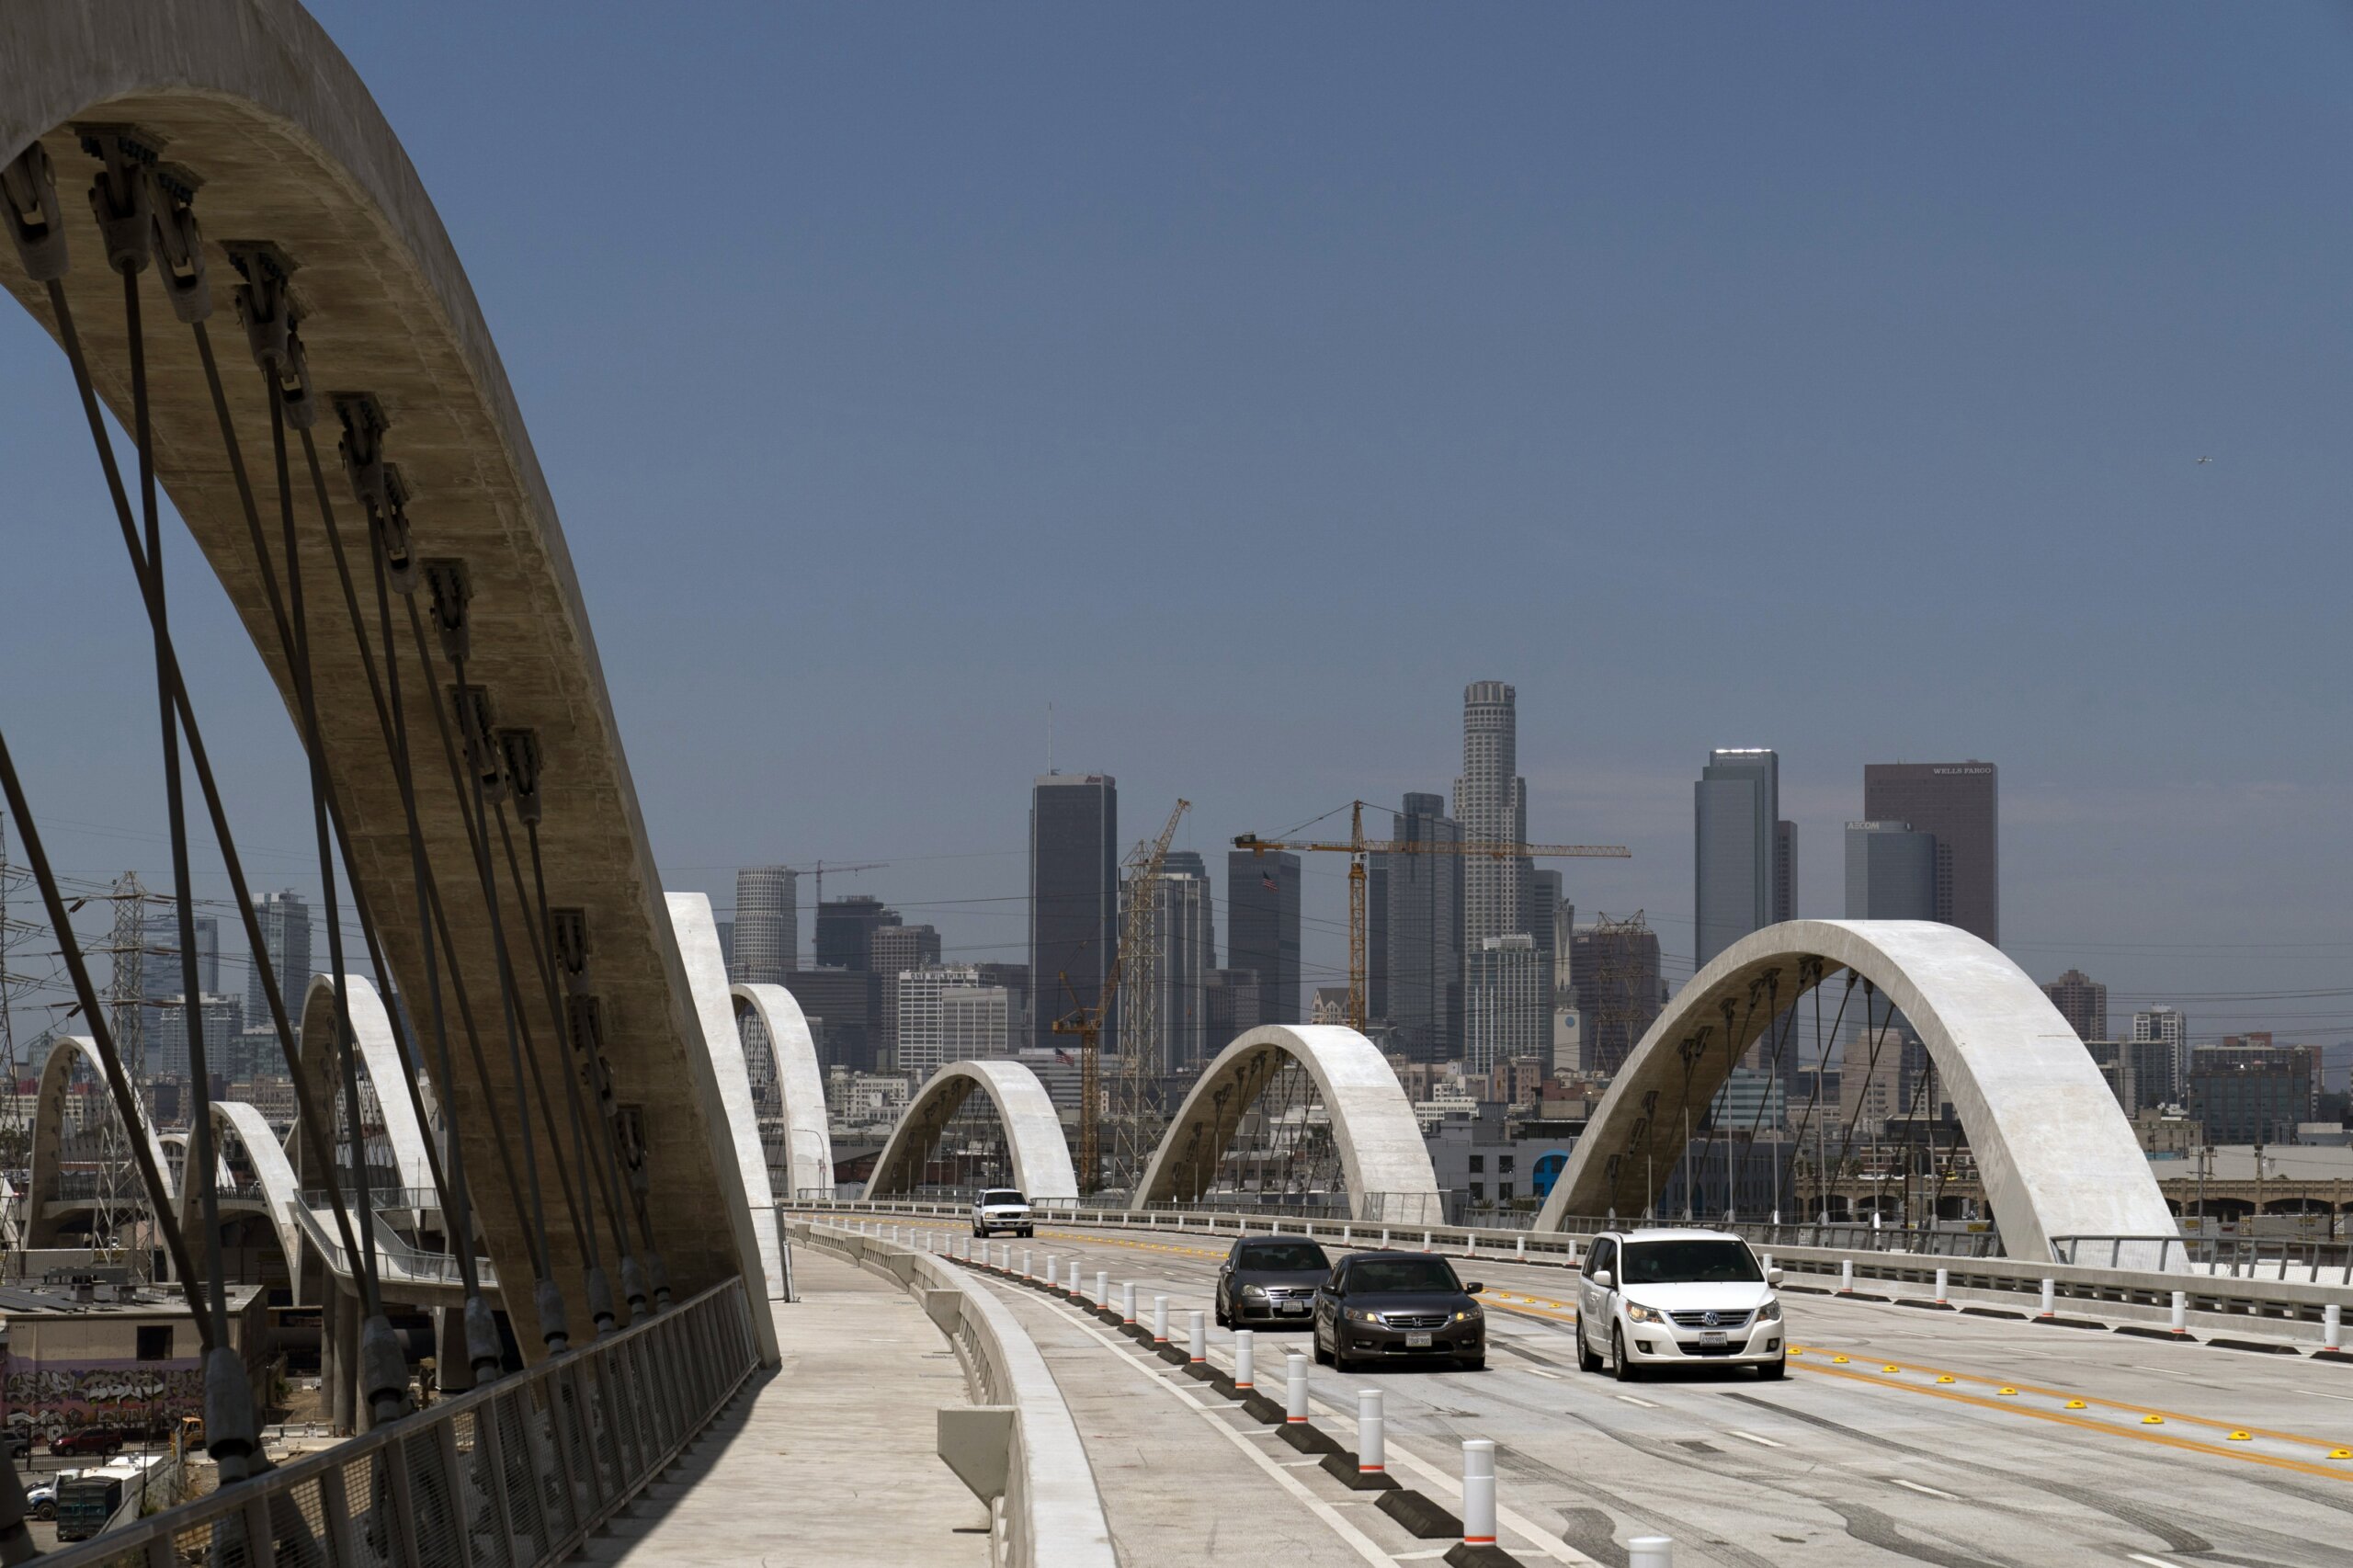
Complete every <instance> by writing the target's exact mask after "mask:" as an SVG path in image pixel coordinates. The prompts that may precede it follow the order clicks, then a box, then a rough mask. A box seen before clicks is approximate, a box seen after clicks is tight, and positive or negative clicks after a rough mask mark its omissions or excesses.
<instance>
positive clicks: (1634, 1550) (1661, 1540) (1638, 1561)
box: [1626, 1535, 1675, 1568]
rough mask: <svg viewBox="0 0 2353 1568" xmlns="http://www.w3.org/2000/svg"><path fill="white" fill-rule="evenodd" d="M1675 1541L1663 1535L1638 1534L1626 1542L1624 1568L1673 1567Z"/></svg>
mask: <svg viewBox="0 0 2353 1568" xmlns="http://www.w3.org/2000/svg"><path fill="white" fill-rule="evenodd" d="M1674 1564H1675V1542H1674V1540H1673V1539H1672V1538H1670V1537H1667V1536H1663V1535H1638V1536H1636V1537H1635V1538H1634V1539H1633V1540H1630V1541H1628V1542H1627V1543H1626V1568H1674Z"/></svg>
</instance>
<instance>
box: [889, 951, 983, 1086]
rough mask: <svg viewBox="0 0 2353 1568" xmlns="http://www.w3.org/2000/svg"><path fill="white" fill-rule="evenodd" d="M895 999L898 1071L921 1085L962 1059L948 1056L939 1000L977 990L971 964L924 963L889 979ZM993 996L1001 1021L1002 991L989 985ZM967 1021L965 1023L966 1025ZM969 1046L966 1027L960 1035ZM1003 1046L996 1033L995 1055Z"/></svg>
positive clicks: (977, 978)
mask: <svg viewBox="0 0 2353 1568" xmlns="http://www.w3.org/2000/svg"><path fill="white" fill-rule="evenodd" d="M889 989H890V990H891V991H892V992H893V993H894V994H896V996H897V998H898V1000H897V1006H896V1007H895V1009H894V1010H895V1011H896V1013H897V1015H898V1019H899V1054H898V1058H897V1065H898V1070H899V1071H900V1072H902V1073H904V1074H907V1076H908V1077H909V1079H910V1080H912V1081H913V1082H915V1083H918V1084H920V1083H922V1082H923V1081H924V1080H925V1079H926V1078H928V1077H930V1076H931V1075H932V1074H934V1073H937V1072H938V1071H939V1069H940V1067H941V1066H942V1065H943V1064H945V1063H947V1062H956V1061H962V1060H965V1059H966V1058H964V1057H961V1056H958V1055H955V1054H953V1053H951V1051H950V1050H949V1037H948V1034H947V1033H946V1029H945V1019H944V1017H943V1013H942V1003H943V1000H944V999H945V998H946V997H948V996H949V995H950V994H954V993H955V992H957V991H960V990H975V991H977V990H981V989H983V986H982V985H981V974H980V971H979V970H977V969H975V968H973V967H972V965H971V964H936V963H935V964H926V965H925V966H923V967H922V968H920V969H910V970H905V971H902V972H901V973H899V974H898V975H896V976H895V977H893V979H892V982H891V984H890V986H889ZM986 989H988V990H991V991H994V992H995V998H996V999H995V1016H996V1017H998V1018H1000V1019H1002V1018H1003V1017H1005V1016H1006V997H1005V992H1004V988H1003V987H1001V986H991V987H987V988H986ZM969 1022H970V1020H969V1019H967V1020H966V1024H967V1025H969ZM959 1038H960V1040H961V1041H964V1042H966V1043H969V1028H966V1030H965V1033H964V1034H962V1035H960V1037H959ZM1003 1050H1004V1045H1003V1043H1002V1036H1001V1034H1000V1044H999V1048H998V1053H999V1054H1002V1052H1003Z"/></svg>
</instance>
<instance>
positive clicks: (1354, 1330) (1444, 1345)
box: [1315, 1252, 1487, 1372]
mask: <svg viewBox="0 0 2353 1568" xmlns="http://www.w3.org/2000/svg"><path fill="white" fill-rule="evenodd" d="M1480 1290H1481V1287H1480V1285H1479V1283H1478V1282H1477V1281H1476V1280H1473V1281H1472V1282H1471V1283H1469V1284H1464V1283H1463V1282H1462V1281H1461V1279H1458V1278H1456V1277H1455V1273H1454V1266H1453V1265H1451V1264H1449V1263H1448V1262H1447V1261H1446V1259H1444V1258H1442V1257H1438V1256H1434V1255H1432V1254H1429V1253H1420V1252H1357V1253H1350V1254H1349V1255H1348V1256H1346V1257H1344V1258H1342V1259H1341V1260H1340V1261H1339V1262H1338V1263H1337V1264H1336V1265H1334V1266H1333V1268H1332V1272H1331V1274H1330V1276H1329V1277H1327V1278H1325V1279H1324V1283H1323V1285H1322V1286H1321V1287H1319V1288H1318V1289H1317V1290H1316V1292H1315V1358H1316V1359H1317V1360H1318V1361H1328V1362H1329V1363H1330V1364H1331V1365H1333V1366H1335V1367H1336V1368H1338V1369H1340V1370H1341V1371H1344V1372H1345V1371H1347V1370H1348V1369H1351V1368H1352V1367H1355V1366H1356V1365H1357V1364H1358V1362H1360V1361H1367V1362H1370V1361H1391V1362H1414V1361H1424V1362H1427V1361H1432V1360H1443V1359H1449V1358H1450V1359H1452V1360H1453V1361H1454V1362H1456V1363H1457V1364H1458V1365H1460V1366H1461V1368H1462V1369H1464V1370H1465V1371H1472V1372H1475V1371H1477V1370H1479V1369H1481V1368H1483V1367H1484V1366H1485V1365H1486V1364H1487V1314H1486V1312H1485V1310H1484V1309H1483V1308H1482V1307H1481V1306H1480V1305H1479V1303H1478V1302H1477V1301H1472V1297H1473V1296H1476V1295H1477V1294H1478V1293H1479V1291H1480Z"/></svg>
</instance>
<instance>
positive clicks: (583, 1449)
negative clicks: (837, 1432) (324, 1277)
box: [41, 1279, 759, 1568]
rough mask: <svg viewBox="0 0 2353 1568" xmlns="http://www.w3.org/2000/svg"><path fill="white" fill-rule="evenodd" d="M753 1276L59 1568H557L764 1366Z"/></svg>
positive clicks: (91, 1544)
mask: <svg viewBox="0 0 2353 1568" xmlns="http://www.w3.org/2000/svg"><path fill="white" fill-rule="evenodd" d="M758 1360H759V1347H758V1344H757V1342H756V1340H755V1339H754V1337H753V1334H752V1323H751V1318H750V1315H749V1313H748V1312H747V1310H746V1307H745V1299H744V1286H743V1281H742V1280H740V1279H729V1280H727V1281H725V1282H724V1283H722V1284H720V1285H715V1286H713V1287H712V1288H711V1289H710V1290H705V1291H703V1292H702V1293H701V1294H700V1295H699V1296H696V1297H694V1298H692V1299H691V1300H688V1301H684V1302H681V1303H680V1304H678V1305H677V1306H675V1307H673V1308H671V1309H670V1310H669V1311H668V1312H662V1313H660V1314H658V1315H656V1316H654V1317H650V1318H647V1319H645V1320H643V1321H642V1322H640V1323H636V1324H631V1325H630V1326H629V1327H628V1328H626V1329H623V1330H622V1331H620V1333H618V1334H613V1335H607V1336H606V1337H604V1338H602V1339H597V1340H591V1341H589V1342H588V1343H587V1344H585V1345H583V1346H580V1347H578V1348H576V1349H574V1350H572V1351H569V1352H567V1353H565V1354H564V1355H562V1356H557V1357H553V1358H550V1359H548V1360H545V1361H542V1362H540V1364H539V1365H538V1366H536V1367H532V1368H529V1369H527V1370H524V1371H521V1372H518V1373H517V1374H515V1375H514V1376H512V1377H507V1378H501V1379H500V1380H499V1381H496V1382H494V1383H491V1384H489V1385H487V1386H486V1387H483V1388H478V1389H474V1390H472V1391H470V1392H466V1393H462V1394H456V1395H452V1396H451V1397H450V1398H449V1399H446V1400H443V1401H441V1402H440V1403H437V1404H433V1405H430V1406H428V1407H426V1409H424V1410H421V1411H419V1412H417V1413H416V1414H415V1415H408V1416H404V1417H403V1418H401V1419H400V1420H398V1421H394V1422H392V1423H391V1424H390V1425H388V1426H379V1427H377V1428H376V1429H375V1430H374V1431H372V1432H369V1433H367V1434H365V1435H363V1436H361V1437H353V1438H351V1439H349V1440H348V1441H346V1442H343V1443H339V1444H337V1445H336V1446H335V1447H334V1448H332V1449H326V1450H324V1451H323V1452H320V1453H316V1454H313V1455H310V1456H308V1457H306V1458H304V1459H301V1460H297V1461H295V1462H294V1463H292V1464H290V1465H288V1466H287V1467H286V1468H285V1469H283V1470H274V1471H266V1472H265V1473H263V1474H261V1475H258V1476H256V1477H254V1478H252V1479H251V1480H248V1481H244V1482H240V1483H236V1484H234V1485H232V1486H226V1487H223V1488H222V1489H221V1490H220V1491H218V1492H215V1493H212V1494H210V1495H209V1496H205V1497H202V1498H199V1499H198V1500H197V1501H195V1502H193V1503H187V1504H183V1505H181V1506H179V1507H176V1508H173V1509H169V1510H167V1511H165V1512H164V1513H160V1514H155V1515H152V1516H150V1517H147V1518H144V1519H142V1520H140V1521H138V1523H136V1524H134V1525H132V1526H131V1527H130V1528H125V1529H119V1530H116V1531H113V1532H111V1533H109V1534H107V1535H102V1536H99V1537H97V1539H95V1540H88V1541H85V1542H82V1543H80V1544H78V1545H75V1546H72V1547H68V1548H65V1549H63V1550H62V1551H56V1552H53V1553H51V1555H49V1556H47V1557H44V1558H43V1559H42V1560H41V1561H42V1562H46V1563H54V1564H57V1565H58V1568H85V1565H92V1564H99V1563H104V1564H108V1565H110V1568H164V1565H165V1564H169V1563H173V1562H211V1563H217V1564H222V1565H223V1568H265V1565H267V1564H270V1563H294V1564H309V1563H363V1562H392V1563H400V1564H404V1565H407V1568H470V1565H472V1564H484V1563H487V1564H496V1565H498V1568H540V1565H542V1564H552V1563H557V1562H563V1561H564V1560H565V1559H566V1558H568V1557H570V1556H571V1555H572V1554H573V1553H574V1551H577V1550H578V1549H579V1547H580V1546H581V1544H582V1543H583V1542H584V1541H585V1540H587V1539H588V1536H589V1535H590V1533H591V1532H592V1531H594V1530H595V1529H596V1528H597V1527H598V1526H599V1525H601V1524H603V1523H604V1522H605V1521H606V1520H607V1519H608V1518H610V1517H612V1516H613V1515H615V1514H616V1513H618V1512H620V1510H621V1509H622V1508H624V1507H626V1506H628V1505H629V1503H630V1501H631V1499H632V1498H634V1497H636V1496H637V1494H639V1493H641V1492H642V1491H643V1490H644V1489H645V1487H646V1486H647V1484H648V1483H651V1482H652V1481H653V1480H654V1477H656V1476H657V1475H659V1474H661V1472H662V1471H663V1470H664V1469H665V1468H666V1467H667V1466H668V1465H669V1463H670V1461H671V1460H674V1459H676V1457H677V1454H678V1452H679V1450H680V1449H684V1448H685V1447H686V1445H687V1444H688V1441H689V1440H691V1439H692V1438H693V1437H695V1435H696V1434H697V1433H699V1432H700V1431H701V1430H702V1429H703V1428H704V1427H706V1426H709V1425H710V1422H711V1419H712V1418H713V1417H714V1416H716V1415H718V1414H719V1412H720V1410H721V1409H722V1407H723V1406H725V1404H726V1403H727V1402H728V1401H729V1400H730V1399H732V1398H733V1396H734V1394H735V1391H736V1390H737V1389H739V1388H741V1387H742V1386H743V1384H744V1381H745V1379H746V1378H748V1377H750V1376H751V1374H752V1371H753V1369H755V1368H756V1366H757V1365H758Z"/></svg>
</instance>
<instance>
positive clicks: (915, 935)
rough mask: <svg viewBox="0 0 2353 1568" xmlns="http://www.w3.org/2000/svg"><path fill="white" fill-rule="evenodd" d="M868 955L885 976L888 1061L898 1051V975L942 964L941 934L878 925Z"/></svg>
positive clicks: (884, 1047)
mask: <svg viewBox="0 0 2353 1568" xmlns="http://www.w3.org/2000/svg"><path fill="white" fill-rule="evenodd" d="M868 956H869V959H870V962H871V965H872V968H873V970H874V972H875V973H877V974H879V975H881V977H882V1039H881V1049H882V1051H883V1052H884V1053H885V1060H888V1061H896V1060H897V1055H896V1053H897V1051H898V1048H899V976H900V975H901V974H903V973H904V972H905V971H908V970H911V969H921V968H923V967H924V966H925V965H926V964H936V963H938V961H939V932H938V930H937V929H936V928H934V927H932V926H904V925H902V926H875V927H874V928H873V929H872V931H871V932H870V934H869V937H868Z"/></svg>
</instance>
